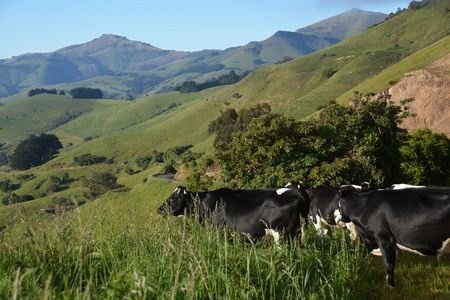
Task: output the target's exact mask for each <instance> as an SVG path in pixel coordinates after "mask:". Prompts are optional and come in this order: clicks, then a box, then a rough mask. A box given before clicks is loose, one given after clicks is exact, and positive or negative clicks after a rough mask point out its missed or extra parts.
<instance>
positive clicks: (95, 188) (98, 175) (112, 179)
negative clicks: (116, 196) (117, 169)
mask: <svg viewBox="0 0 450 300" xmlns="http://www.w3.org/2000/svg"><path fill="white" fill-rule="evenodd" d="M80 180H81V182H82V184H83V186H84V187H86V188H88V190H87V191H84V196H85V197H86V198H87V199H90V200H94V199H96V198H98V197H99V196H101V195H103V194H105V193H106V192H108V191H112V190H115V189H117V188H120V187H122V185H119V184H117V176H115V175H113V174H111V173H109V172H94V173H92V176H91V178H90V179H89V180H88V179H86V178H85V177H82V178H80Z"/></svg>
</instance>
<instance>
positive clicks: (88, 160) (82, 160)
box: [73, 153, 106, 166]
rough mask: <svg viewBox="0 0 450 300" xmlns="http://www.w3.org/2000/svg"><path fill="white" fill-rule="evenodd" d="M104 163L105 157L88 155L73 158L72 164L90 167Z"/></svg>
mask: <svg viewBox="0 0 450 300" xmlns="http://www.w3.org/2000/svg"><path fill="white" fill-rule="evenodd" d="M104 161H106V158H105V157H99V156H97V155H92V154H90V153H86V154H82V155H80V156H74V157H73V162H74V163H75V164H76V165H78V166H90V165H95V164H99V163H101V162H104Z"/></svg>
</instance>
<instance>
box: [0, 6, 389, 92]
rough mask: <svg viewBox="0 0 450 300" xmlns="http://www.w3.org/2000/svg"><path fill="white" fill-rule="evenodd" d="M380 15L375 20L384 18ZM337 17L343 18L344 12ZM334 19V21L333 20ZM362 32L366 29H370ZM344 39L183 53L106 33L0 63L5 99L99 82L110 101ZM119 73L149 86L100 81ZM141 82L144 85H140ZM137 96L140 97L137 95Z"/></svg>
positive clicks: (292, 35)
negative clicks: (132, 75) (134, 74)
mask: <svg viewBox="0 0 450 300" xmlns="http://www.w3.org/2000/svg"><path fill="white" fill-rule="evenodd" d="M358 12H359V13H360V14H361V16H360V18H366V17H367V13H366V12H364V13H363V11H360V10H358ZM344 16H345V15H344ZM377 16H378V19H377V20H376V22H380V21H381V20H382V19H384V17H385V15H377ZM336 18H338V19H339V20H342V14H341V15H339V17H336ZM329 19H331V20H333V17H331V18H329ZM329 19H327V20H329ZM339 20H337V19H335V22H341V23H342V21H339ZM316 24H321V23H320V22H318V23H316ZM344 27H345V25H344ZM359 29H360V30H361V31H362V30H364V29H366V28H359ZM349 30H350V29H349ZM339 41H340V39H337V38H333V37H331V36H330V33H327V36H317V35H314V34H307V35H305V34H303V33H298V32H286V31H278V32H276V33H275V34H274V35H272V36H271V37H269V38H267V39H266V40H263V41H260V42H250V43H248V44H246V45H243V46H239V47H232V48H227V49H225V50H217V49H210V50H208V49H205V50H202V51H196V52H183V51H175V50H163V49H160V48H157V47H154V46H152V45H151V44H147V43H143V42H139V41H131V40H128V39H127V38H126V37H123V36H118V35H114V34H103V35H102V36H100V37H99V38H96V39H93V40H92V41H89V42H87V43H83V44H78V45H71V46H67V47H64V48H61V49H58V50H56V51H53V52H49V53H28V54H22V55H20V56H15V57H13V58H10V59H6V60H0V96H2V97H6V96H9V95H14V94H17V93H20V92H25V91H27V90H29V89H32V88H34V87H42V86H45V87H54V86H55V85H56V84H59V85H61V84H62V85H64V84H67V83H74V82H80V83H82V84H83V85H84V86H88V87H97V86H96V85H98V82H101V83H102V84H101V86H98V87H99V88H101V89H102V90H103V89H105V90H104V93H105V95H106V96H107V97H113V98H120V97H121V96H122V97H123V96H124V95H125V94H127V93H129V94H134V96H135V97H138V96H140V95H142V94H145V93H158V92H165V91H170V90H171V89H172V88H173V86H175V85H179V84H181V83H182V82H183V81H185V80H198V81H206V80H210V79H214V78H217V77H218V75H220V73H218V72H222V73H225V72H229V71H230V70H232V69H233V70H235V71H236V72H237V73H243V72H244V71H247V70H248V71H251V70H254V69H257V68H260V67H263V66H268V65H273V64H276V63H277V62H278V61H280V60H282V58H283V57H287V56H288V57H291V58H293V59H296V58H299V57H301V56H304V55H307V54H310V53H312V52H315V51H317V50H320V49H323V48H326V47H328V46H330V45H332V44H335V43H337V42H339ZM120 72H145V73H140V74H139V76H143V77H142V78H143V79H144V80H141V81H145V82H146V84H147V85H148V87H147V88H146V90H145V88H143V86H142V83H139V82H136V80H134V79H132V80H131V81H130V80H129V78H125V77H123V81H124V87H123V88H122V87H115V89H111V88H110V87H111V86H113V83H112V82H111V78H98V79H95V78H96V77H98V76H105V75H108V74H114V73H120ZM180 75H182V76H180ZM116 76H120V74H116ZM125 81H126V82H125ZM139 84H140V85H141V86H136V85H139ZM104 87H106V88H104ZM65 88H66V89H68V88H69V87H68V86H67V87H64V86H59V89H65ZM136 92H138V93H140V94H135V93H136Z"/></svg>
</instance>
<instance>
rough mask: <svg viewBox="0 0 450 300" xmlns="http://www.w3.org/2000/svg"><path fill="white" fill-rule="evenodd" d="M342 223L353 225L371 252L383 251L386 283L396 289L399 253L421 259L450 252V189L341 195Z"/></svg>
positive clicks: (345, 190)
mask: <svg viewBox="0 0 450 300" xmlns="http://www.w3.org/2000/svg"><path fill="white" fill-rule="evenodd" d="M339 194H340V197H339V210H340V214H341V218H342V221H343V222H352V223H353V224H354V225H355V227H356V229H357V231H358V235H359V237H360V239H361V242H362V243H363V244H364V245H365V246H366V247H367V249H368V250H369V252H373V251H377V250H378V249H379V251H381V253H382V256H383V262H384V267H385V270H386V273H387V283H388V285H389V286H390V287H392V288H393V287H395V283H394V267H395V251H396V250H397V249H400V250H406V251H411V252H413V253H416V254H420V255H437V256H438V259H440V258H441V257H442V255H444V254H446V253H449V252H450V187H424V188H408V189H400V190H387V189H386V190H375V191H369V192H363V191H358V190H356V189H354V188H351V187H344V188H341V189H340V191H339Z"/></svg>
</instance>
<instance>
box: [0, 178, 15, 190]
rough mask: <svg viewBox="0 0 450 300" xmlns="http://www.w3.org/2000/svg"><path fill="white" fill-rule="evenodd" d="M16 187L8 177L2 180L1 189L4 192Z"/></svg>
mask: <svg viewBox="0 0 450 300" xmlns="http://www.w3.org/2000/svg"><path fill="white" fill-rule="evenodd" d="M13 189H14V184H13V183H12V181H11V180H9V179H6V180H3V181H0V190H1V191H3V192H4V193H6V192H8V191H12V190H13Z"/></svg>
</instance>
